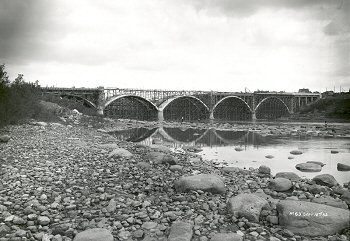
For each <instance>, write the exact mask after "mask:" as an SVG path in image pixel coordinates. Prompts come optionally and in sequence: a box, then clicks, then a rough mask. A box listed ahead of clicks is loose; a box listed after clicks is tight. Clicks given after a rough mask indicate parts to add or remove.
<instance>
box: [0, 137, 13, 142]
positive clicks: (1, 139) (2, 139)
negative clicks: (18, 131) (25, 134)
mask: <svg viewBox="0 0 350 241" xmlns="http://www.w3.org/2000/svg"><path fill="white" fill-rule="evenodd" d="M10 139H11V137H10V136H9V135H0V143H1V142H2V143H7V142H8V141H9V140H10Z"/></svg>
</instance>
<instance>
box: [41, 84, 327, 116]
mask: <svg viewBox="0 0 350 241" xmlns="http://www.w3.org/2000/svg"><path fill="white" fill-rule="evenodd" d="M42 92H43V94H53V95H58V96H61V97H69V98H74V99H76V100H80V101H81V102H82V103H83V104H84V105H86V106H89V107H91V108H94V109H95V110H96V111H97V113H98V114H99V115H103V116H106V117H112V118H120V119H138V120H153V121H154V120H159V121H164V120H166V121H182V120H183V121H204V120H209V119H215V120H222V121H246V120H255V119H261V120H272V119H277V118H280V117H286V116H289V115H290V114H293V113H294V112H296V111H298V110H299V109H300V108H301V107H303V106H305V105H308V104H311V103H312V102H315V101H317V100H318V99H320V98H321V94H318V93H287V92H254V93H246V92H215V91H171V90H142V89H120V88H104V87H99V88H42Z"/></svg>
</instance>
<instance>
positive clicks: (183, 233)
mask: <svg viewBox="0 0 350 241" xmlns="http://www.w3.org/2000/svg"><path fill="white" fill-rule="evenodd" d="M192 226H193V225H192V224H191V223H189V222H184V221H177V222H174V223H173V224H172V225H171V228H170V234H169V237H168V241H191V238H192V235H193V230H192Z"/></svg>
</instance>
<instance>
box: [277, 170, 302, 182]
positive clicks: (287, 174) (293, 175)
mask: <svg viewBox="0 0 350 241" xmlns="http://www.w3.org/2000/svg"><path fill="white" fill-rule="evenodd" d="M275 177H276V178H279V177H283V178H287V179H289V180H291V181H292V182H296V181H298V180H299V179H300V177H299V176H298V175H297V174H296V173H294V172H278V173H276V176H275Z"/></svg>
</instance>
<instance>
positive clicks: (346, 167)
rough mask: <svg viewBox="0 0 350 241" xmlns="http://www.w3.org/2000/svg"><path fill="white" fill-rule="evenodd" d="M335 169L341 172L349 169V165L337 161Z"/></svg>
mask: <svg viewBox="0 0 350 241" xmlns="http://www.w3.org/2000/svg"><path fill="white" fill-rule="evenodd" d="M337 170H338V171H342V172H346V171H350V166H349V165H345V164H342V163H338V164H337Z"/></svg>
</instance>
